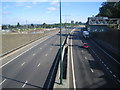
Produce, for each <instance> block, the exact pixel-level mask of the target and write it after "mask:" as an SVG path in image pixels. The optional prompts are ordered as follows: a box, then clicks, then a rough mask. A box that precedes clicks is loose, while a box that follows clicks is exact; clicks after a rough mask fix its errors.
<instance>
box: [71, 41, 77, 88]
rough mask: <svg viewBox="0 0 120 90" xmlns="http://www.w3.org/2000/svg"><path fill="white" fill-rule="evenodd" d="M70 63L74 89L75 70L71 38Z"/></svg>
mask: <svg viewBox="0 0 120 90" xmlns="http://www.w3.org/2000/svg"><path fill="white" fill-rule="evenodd" d="M71 63H72V71H73V87H74V89H76V83H75V71H74V63H73V53H72V39H71Z"/></svg>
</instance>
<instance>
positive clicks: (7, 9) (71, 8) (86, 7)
mask: <svg viewBox="0 0 120 90" xmlns="http://www.w3.org/2000/svg"><path fill="white" fill-rule="evenodd" d="M101 4H102V2H62V22H70V21H71V20H74V21H82V22H86V21H87V17H90V16H92V15H96V14H97V13H98V12H99V7H101ZM26 21H27V23H29V24H31V23H33V24H42V23H44V22H45V23H48V24H51V23H59V3H58V2H55V1H51V2H2V24H17V22H19V23H20V24H25V23H26Z"/></svg>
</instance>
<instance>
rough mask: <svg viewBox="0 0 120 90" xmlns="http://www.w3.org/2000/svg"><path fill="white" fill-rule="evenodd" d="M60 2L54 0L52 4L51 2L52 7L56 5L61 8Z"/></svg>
mask: <svg viewBox="0 0 120 90" xmlns="http://www.w3.org/2000/svg"><path fill="white" fill-rule="evenodd" d="M58 2H59V1H58V0H54V1H52V2H50V4H51V5H55V6H59V3H58Z"/></svg>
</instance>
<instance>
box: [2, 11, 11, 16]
mask: <svg viewBox="0 0 120 90" xmlns="http://www.w3.org/2000/svg"><path fill="white" fill-rule="evenodd" d="M2 14H3V15H8V14H10V12H8V11H3V12H2Z"/></svg>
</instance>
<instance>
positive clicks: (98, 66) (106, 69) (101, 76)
mask: <svg viewBox="0 0 120 90" xmlns="http://www.w3.org/2000/svg"><path fill="white" fill-rule="evenodd" d="M80 30H81V29H77V30H75V31H73V33H72V34H71V36H70V46H71V47H72V48H71V51H72V53H71V55H72V59H73V68H72V69H74V70H73V79H74V80H73V85H74V87H76V88H83V89H84V88H94V89H97V88H120V78H119V76H120V71H119V66H120V65H119V64H118V63H117V62H116V61H114V59H113V58H111V57H110V56H108V55H106V54H105V53H103V52H102V50H101V49H100V48H98V47H99V46H97V45H95V44H96V43H95V42H94V41H91V40H89V39H87V40H86V39H84V38H83V36H82V35H81V31H80ZM83 42H87V43H88V44H89V47H90V48H89V49H85V48H83V47H82V46H83ZM72 59H71V60H72Z"/></svg>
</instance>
